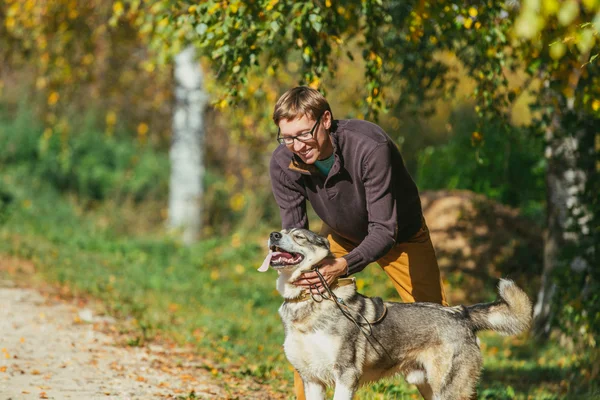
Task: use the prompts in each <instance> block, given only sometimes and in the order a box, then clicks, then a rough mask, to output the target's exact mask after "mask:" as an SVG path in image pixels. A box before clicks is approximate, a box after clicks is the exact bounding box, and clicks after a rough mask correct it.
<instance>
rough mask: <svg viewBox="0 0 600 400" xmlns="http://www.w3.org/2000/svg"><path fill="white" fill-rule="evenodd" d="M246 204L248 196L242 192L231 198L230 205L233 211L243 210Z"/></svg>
mask: <svg viewBox="0 0 600 400" xmlns="http://www.w3.org/2000/svg"><path fill="white" fill-rule="evenodd" d="M245 205H246V198H245V197H244V195H243V194H241V193H236V194H234V195H233V196H232V197H231V199H229V207H230V208H231V209H232V210H233V211H236V212H238V211H241V210H242V209H243V208H244V206H245Z"/></svg>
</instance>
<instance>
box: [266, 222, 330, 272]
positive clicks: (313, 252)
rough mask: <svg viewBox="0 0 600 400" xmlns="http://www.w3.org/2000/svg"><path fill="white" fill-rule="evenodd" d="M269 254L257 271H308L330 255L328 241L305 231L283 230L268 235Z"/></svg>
mask: <svg viewBox="0 0 600 400" xmlns="http://www.w3.org/2000/svg"><path fill="white" fill-rule="evenodd" d="M268 246H269V254H268V255H267V258H266V259H265V261H264V262H263V264H262V265H261V267H260V268H259V269H258V270H259V271H260V272H265V271H267V270H268V269H269V266H270V267H271V268H273V269H275V270H278V271H286V270H287V271H292V270H299V271H308V270H310V269H311V268H312V267H313V266H314V265H315V264H317V263H318V262H319V261H321V260H323V259H324V258H325V257H328V256H329V255H330V252H329V241H328V240H327V238H324V237H322V236H319V235H317V234H316V233H314V232H312V231H309V230H307V229H284V230H282V231H280V232H271V234H270V235H269V242H268Z"/></svg>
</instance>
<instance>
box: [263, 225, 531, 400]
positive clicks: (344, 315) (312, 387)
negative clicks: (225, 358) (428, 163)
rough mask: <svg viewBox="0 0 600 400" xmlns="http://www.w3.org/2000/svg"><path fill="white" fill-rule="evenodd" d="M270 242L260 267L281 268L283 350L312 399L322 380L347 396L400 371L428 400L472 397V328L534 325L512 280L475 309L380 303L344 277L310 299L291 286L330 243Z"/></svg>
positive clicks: (285, 237)
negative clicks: (365, 294) (497, 293)
mask: <svg viewBox="0 0 600 400" xmlns="http://www.w3.org/2000/svg"><path fill="white" fill-rule="evenodd" d="M268 246H269V250H270V251H269V255H268V256H267V258H266V259H265V261H264V263H263V265H262V266H261V267H260V268H259V271H261V272H264V271H267V270H268V269H269V267H271V268H272V269H274V270H277V271H278V273H279V278H278V280H277V290H278V291H279V293H280V294H281V295H282V296H283V298H284V302H283V304H282V305H281V307H280V309H279V314H280V316H281V319H282V321H283V324H284V328H285V343H284V351H285V355H286V357H287V358H288V360H289V361H290V363H291V364H292V365H293V366H294V367H295V368H296V370H297V371H298V373H299V374H300V376H301V378H302V381H303V383H304V389H305V393H306V397H307V399H309V400H312V399H324V396H325V390H326V387H327V386H335V394H334V399H335V400H342V399H352V398H353V396H354V394H355V392H356V390H357V389H358V388H359V387H360V386H361V385H363V384H366V383H369V382H375V381H377V380H379V379H381V378H384V377H389V376H393V375H396V374H402V375H403V376H404V377H405V379H406V380H407V381H408V382H409V383H412V384H415V385H417V387H418V388H419V391H420V392H421V394H422V395H423V396H424V398H426V399H439V400H452V399H469V398H471V396H472V395H473V394H474V393H475V385H476V383H477V381H478V378H479V375H480V372H481V366H482V358H481V352H480V350H479V345H478V340H477V336H476V333H477V332H478V331H480V330H493V331H496V332H499V333H501V334H503V335H515V334H518V333H520V332H523V331H525V330H527V329H528V328H529V326H530V324H531V302H530V300H529V298H528V297H527V295H526V294H525V293H524V292H523V291H522V290H521V289H519V288H518V287H517V286H516V285H515V284H514V282H512V281H510V280H505V279H501V280H500V284H499V285H498V291H499V295H500V298H499V299H498V300H497V301H495V302H493V303H485V304H476V305H473V306H456V307H444V306H441V305H439V304H433V303H394V302H384V301H382V300H381V299H380V298H378V297H373V298H371V297H366V296H363V295H361V294H359V293H357V291H356V285H355V284H354V279H349V278H342V279H339V280H338V281H337V282H335V283H334V284H333V285H331V287H330V289H329V291H328V292H327V293H324V294H323V295H322V296H319V295H311V294H309V293H306V292H305V291H304V289H302V288H300V287H298V286H295V285H294V284H293V283H292V282H294V281H295V280H296V279H298V277H299V276H300V274H302V273H303V272H305V271H308V270H310V269H312V268H313V266H314V265H315V264H317V263H319V261H321V260H323V259H324V258H326V257H333V255H332V254H331V252H330V251H329V242H328V241H327V239H326V238H324V237H321V236H319V235H317V234H315V233H313V232H311V231H309V230H305V229H291V230H282V231H281V232H273V233H271V235H270V237H269V242H268Z"/></svg>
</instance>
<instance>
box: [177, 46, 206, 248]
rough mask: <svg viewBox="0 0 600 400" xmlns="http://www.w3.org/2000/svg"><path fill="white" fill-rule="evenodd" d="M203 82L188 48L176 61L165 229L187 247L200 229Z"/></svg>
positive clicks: (202, 166)
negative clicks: (173, 233)
mask: <svg viewBox="0 0 600 400" xmlns="http://www.w3.org/2000/svg"><path fill="white" fill-rule="evenodd" d="M203 79H204V78H203V72H202V68H201V66H200V63H199V62H198V60H197V59H196V51H195V50H194V48H193V47H191V46H190V47H187V48H186V49H185V50H183V51H182V52H181V53H179V54H178V55H177V56H176V57H175V85H176V86H175V107H174V113H173V141H172V144H171V150H170V160H171V178H170V185H169V186H170V187H169V219H168V226H169V228H172V229H175V230H178V231H180V232H181V233H182V240H183V242H184V243H185V244H188V245H189V244H191V243H193V242H194V241H195V240H197V239H198V237H199V235H200V231H201V229H202V196H203V192H204V188H203V186H202V180H203V177H204V153H203V152H204V148H203V147H204V136H205V131H204V129H205V127H204V111H205V107H206V104H207V102H208V95H207V94H206V92H205V90H204V88H203Z"/></svg>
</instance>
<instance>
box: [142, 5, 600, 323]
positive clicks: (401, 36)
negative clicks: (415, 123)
mask: <svg viewBox="0 0 600 400" xmlns="http://www.w3.org/2000/svg"><path fill="white" fill-rule="evenodd" d="M131 4H132V9H136V7H140V2H139V1H133V2H132V3H131ZM144 4H145V6H147V7H149V9H150V10H151V12H149V13H146V14H145V18H144V22H143V24H150V25H151V26H158V27H159V28H157V32H159V33H160V34H159V35H157V36H155V38H154V39H153V43H154V47H155V48H161V47H162V48H163V49H164V48H166V47H167V43H170V44H171V43H172V41H173V40H174V38H175V40H177V38H185V39H186V40H190V41H191V42H192V43H194V44H195V45H196V46H197V47H198V48H199V49H200V50H201V51H202V52H203V54H204V55H206V56H208V57H209V58H211V60H212V65H213V67H214V69H215V71H217V74H218V76H220V77H221V78H222V79H223V82H224V87H225V88H226V95H227V96H229V97H224V99H223V100H221V102H227V101H230V99H231V98H243V97H244V95H245V94H246V84H247V79H246V77H247V75H248V72H249V71H250V70H252V69H253V68H256V67H261V68H264V69H273V68H276V67H277V66H278V65H280V64H281V63H284V62H285V60H286V58H287V57H288V56H289V53H290V50H292V49H294V50H296V51H298V52H300V54H301V56H302V60H303V65H302V69H301V73H300V74H299V75H300V76H301V78H300V82H302V83H304V84H309V85H313V86H315V87H318V86H319V81H320V78H321V77H322V76H323V74H326V73H330V74H336V73H337V74H338V76H339V75H341V74H342V72H341V71H337V72H336V71H335V65H336V62H335V55H338V54H340V53H342V52H343V50H344V44H345V43H347V42H348V41H349V40H350V39H352V38H358V40H359V43H360V48H361V49H362V53H363V58H364V61H365V91H364V92H363V96H364V105H365V108H366V110H367V111H369V112H371V113H373V114H377V112H378V111H380V110H384V109H385V108H386V98H385V97H384V95H385V94H386V88H389V87H391V86H392V85H394V82H400V84H399V85H398V86H399V87H398V86H395V87H394V90H395V92H396V93H397V94H395V95H394V96H391V95H390V93H388V98H391V99H393V100H394V102H395V104H396V105H397V106H399V107H403V108H404V109H412V110H415V111H417V112H427V111H429V110H427V107H426V106H427V104H428V100H429V99H432V98H436V97H439V96H440V95H445V96H452V95H453V93H454V89H455V88H456V82H457V79H456V75H453V74H455V71H452V69H451V68H450V67H449V65H447V64H445V63H444V62H443V61H442V59H441V58H440V57H439V55H440V54H441V53H442V52H451V53H452V54H454V55H455V56H456V57H457V59H458V60H459V61H460V62H461V63H462V65H464V67H465V68H466V71H467V73H468V76H469V77H470V78H471V79H472V80H473V81H474V82H475V87H474V90H473V93H472V97H473V98H472V100H473V106H474V110H475V112H476V113H477V115H478V117H479V119H480V129H478V130H477V131H476V132H473V143H474V145H475V146H476V147H478V146H483V145H484V144H485V137H486V134H490V132H487V131H486V126H488V125H489V122H490V121H494V122H495V123H497V122H498V121H501V122H502V125H503V127H504V128H503V129H504V131H505V132H510V131H511V129H512V125H511V112H512V108H513V107H514V104H515V101H516V99H518V98H519V96H520V95H521V94H522V93H524V92H525V91H528V92H530V93H533V97H534V99H535V100H534V101H533V102H532V103H531V104H530V107H531V108H532V110H533V118H532V122H531V124H530V125H529V128H530V131H531V133H532V134H534V135H537V136H539V137H544V138H545V140H546V142H547V154H548V153H549V157H547V162H548V165H547V171H548V179H547V182H548V198H549V201H548V222H547V232H548V234H547V239H546V250H545V255H546V257H545V269H544V271H545V272H544V286H543V287H542V289H541V294H540V299H539V302H538V307H537V309H538V321H540V324H541V325H545V321H546V320H547V317H548V316H551V313H550V312H549V309H550V307H549V306H548V305H549V304H550V303H549V299H550V298H551V296H548V293H549V289H548V288H549V287H551V286H552V284H549V282H555V284H556V287H557V290H559V289H560V288H561V287H562V288H563V289H564V290H562V292H563V293H571V294H573V290H572V289H573V286H569V285H574V286H575V287H578V288H579V289H578V290H575V293H576V294H575V295H572V296H570V297H568V298H567V299H564V298H562V299H561V302H564V300H567V301H568V303H569V305H570V307H571V309H572V310H574V311H573V312H572V314H577V315H583V314H586V311H590V312H589V313H587V314H586V315H587V317H585V318H584V319H583V320H582V319H579V320H577V319H573V318H571V319H570V320H569V321H568V322H567V325H569V326H570V327H571V332H575V331H576V327H577V326H581V324H582V321H584V320H585V322H583V325H584V326H585V327H586V329H588V332H594V334H596V333H599V332H600V323H599V321H598V318H600V317H598V316H599V315H600V313H599V312H598V311H597V310H596V307H597V304H599V303H600V302H598V301H596V302H595V304H596V305H594V302H593V301H592V300H593V299H596V297H594V296H589V295H585V294H584V292H585V291H586V290H587V292H588V293H589V288H590V287H592V288H597V287H598V281H599V280H598V273H597V272H592V271H591V269H590V268H589V267H588V265H597V264H598V244H597V243H598V232H597V229H593V226H594V225H593V224H592V223H593V222H597V219H594V218H597V217H594V215H597V213H595V211H596V210H597V208H598V205H597V204H598V203H597V200H594V195H593V193H594V190H597V188H598V179H597V178H596V177H595V176H596V175H597V172H598V171H597V169H598V166H597V159H598V150H597V149H596V150H593V149H591V148H589V147H588V148H583V147H582V144H583V143H594V140H596V141H597V139H593V138H595V137H596V136H595V135H597V134H596V133H595V132H594V131H593V129H592V128H591V127H590V126H591V125H590V124H589V123H587V124H586V121H590V120H594V121H596V120H597V119H598V117H599V114H598V111H599V109H600V101H599V100H598V88H599V87H600V85H599V83H600V82H598V79H599V78H598V65H597V63H596V57H597V54H594V52H593V51H592V49H593V47H594V45H595V40H596V37H597V35H598V30H599V29H598V25H599V24H600V22H599V21H600V17H598V16H597V12H598V9H599V7H600V6H599V5H598V4H597V2H595V1H591V0H589V1H583V2H582V4H580V3H579V2H577V1H574V0H569V1H566V2H562V3H561V2H558V1H547V2H543V5H541V4H542V3H540V2H537V1H525V2H523V3H522V4H520V3H518V2H506V3H504V2H492V1H482V2H478V3H472V2H466V1H464V2H453V3H449V2H445V1H439V2H428V1H409V2H401V1H390V2H389V3H383V2H382V1H378V0H365V1H361V2H355V1H350V2H344V3H338V2H335V1H333V0H325V1H324V2H312V1H311V2H302V1H301V2H284V1H278V0H268V1H252V2H240V1H235V0H234V1H207V2H204V3H202V4H201V5H192V4H189V3H186V2H166V1H155V2H152V1H150V2H147V3H144ZM594 18H595V19H594ZM157 21H158V23H156V22H157ZM592 21H594V23H593V24H592ZM161 24H162V28H160V25H161ZM175 47H176V46H175ZM334 49H335V50H334ZM590 55H591V56H590ZM349 56H352V55H351V54H350V55H349ZM520 73H525V76H524V77H523V78H521V79H516V80H517V81H519V84H517V85H514V84H513V86H511V84H510V82H511V79H509V77H510V76H518V75H519V74H520ZM512 80H513V81H514V80H515V79H512ZM573 127H577V130H576V131H573ZM541 156H542V155H541V154H540V157H541ZM596 193H597V192H596ZM594 207H595V208H594ZM595 226H598V224H596V225H595ZM569 238H570V239H569ZM565 239H569V240H568V242H569V247H573V248H579V249H580V250H581V251H580V252H579V257H574V256H573V255H571V257H570V260H571V261H572V262H571V265H572V266H573V268H572V270H573V271H577V270H579V272H577V273H578V274H579V275H578V278H577V279H575V281H576V282H574V280H573V279H570V280H568V281H564V280H563V281H562V282H557V281H556V280H555V278H554V276H555V274H554V273H555V272H556V271H557V267H556V266H557V263H561V264H564V262H562V261H560V260H561V259H562V255H564V253H563V252H562V251H560V253H561V254H559V249H560V248H561V247H562V245H563V244H564V243H565V241H564V240H565ZM584 243H587V245H584V247H581V246H582V245H583V244H584ZM586 246H587V247H586ZM578 260H579V261H578ZM568 264H569V263H567V265H568ZM577 265H578V266H582V265H584V267H577ZM559 275H560V274H559ZM562 275H563V276H564V273H563V274H562ZM548 285H550V286H548ZM582 288H584V289H585V288H588V289H585V290H583V291H582ZM550 291H552V290H550ZM596 292H597V291H596ZM586 296H587V297H586ZM577 302H579V304H580V305H579V306H576V304H577ZM582 304H584V305H582ZM573 307H577V308H573ZM557 316H560V317H561V318H565V317H567V316H566V315H565V313H561V315H557ZM567 319H568V318H567ZM592 319H593V323H592ZM563 321H564V319H563Z"/></svg>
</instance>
